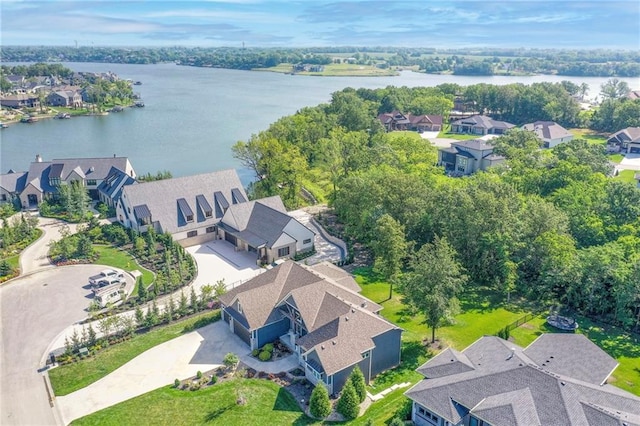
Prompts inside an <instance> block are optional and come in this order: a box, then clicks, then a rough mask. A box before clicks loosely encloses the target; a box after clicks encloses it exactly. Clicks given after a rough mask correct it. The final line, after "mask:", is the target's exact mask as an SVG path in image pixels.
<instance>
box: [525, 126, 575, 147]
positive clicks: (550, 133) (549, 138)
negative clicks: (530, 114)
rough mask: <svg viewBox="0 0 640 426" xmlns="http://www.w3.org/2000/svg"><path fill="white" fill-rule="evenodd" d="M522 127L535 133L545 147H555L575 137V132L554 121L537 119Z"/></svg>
mask: <svg viewBox="0 0 640 426" xmlns="http://www.w3.org/2000/svg"><path fill="white" fill-rule="evenodd" d="M522 128H523V129H524V130H528V131H530V132H533V133H535V135H536V136H537V137H538V138H539V139H540V140H541V141H542V143H543V146H544V147H545V148H553V147H554V146H557V145H560V144H561V143H565V142H569V141H570V140H572V139H573V133H571V132H569V131H568V130H567V129H565V128H564V127H562V126H561V125H559V124H558V123H556V122H554V121H536V122H535V123H528V124H525V125H524V126H522Z"/></svg>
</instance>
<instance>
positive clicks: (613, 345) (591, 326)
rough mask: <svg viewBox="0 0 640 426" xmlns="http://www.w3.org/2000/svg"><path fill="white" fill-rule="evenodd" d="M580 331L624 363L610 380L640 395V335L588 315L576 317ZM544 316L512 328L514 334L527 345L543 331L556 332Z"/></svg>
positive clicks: (518, 341)
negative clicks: (587, 316) (594, 320)
mask: <svg viewBox="0 0 640 426" xmlns="http://www.w3.org/2000/svg"><path fill="white" fill-rule="evenodd" d="M576 320H577V321H578V324H580V328H578V332H579V333H582V334H584V335H585V336H587V337H588V338H589V339H590V340H591V341H593V342H594V343H595V344H597V345H598V346H600V347H601V348H602V349H603V350H604V351H605V352H607V353H608V354H609V355H611V356H612V357H614V358H615V359H617V360H618V362H619V363H620V365H619V366H618V368H616V370H615V371H614V372H613V374H612V375H611V377H610V378H609V383H611V384H614V385H616V386H618V387H619V388H622V389H624V390H626V391H628V392H631V393H633V394H635V395H638V396H640V338H639V337H638V336H637V335H636V336H634V335H632V334H630V333H626V332H624V331H622V330H620V329H619V328H617V327H613V326H601V325H597V324H595V323H594V322H593V321H590V320H589V319H587V318H584V317H578V318H577V319H576ZM553 332H556V333H557V330H554V329H553V327H550V326H549V325H547V323H546V321H545V317H544V316H540V317H536V318H534V319H533V320H531V321H530V322H528V323H526V324H523V325H522V326H520V327H518V328H517V329H515V330H513V331H511V337H512V338H513V340H514V341H515V342H516V343H517V344H518V345H520V346H522V347H525V346H527V345H529V344H530V343H531V342H533V341H534V340H535V339H536V338H537V337H538V336H539V335H540V334H542V333H553Z"/></svg>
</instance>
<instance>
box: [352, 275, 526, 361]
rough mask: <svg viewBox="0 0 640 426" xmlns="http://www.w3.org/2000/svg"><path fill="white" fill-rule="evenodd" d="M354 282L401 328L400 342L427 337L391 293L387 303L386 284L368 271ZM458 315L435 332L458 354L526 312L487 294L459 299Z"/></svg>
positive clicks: (419, 319)
mask: <svg viewBox="0 0 640 426" xmlns="http://www.w3.org/2000/svg"><path fill="white" fill-rule="evenodd" d="M355 274H356V280H357V281H358V283H359V284H360V285H361V286H362V295H364V296H366V297H368V298H369V299H371V300H373V301H374V302H376V303H379V304H381V305H382V306H383V308H384V309H383V310H382V312H381V314H382V315H383V316H384V317H385V318H387V319H388V320H389V321H391V322H393V323H394V324H397V325H398V326H400V327H402V328H403V329H404V330H405V331H404V333H403V337H402V338H403V340H404V341H417V342H422V341H424V340H426V339H429V338H430V337H431V329H430V328H428V327H427V326H426V324H424V317H423V316H422V315H420V314H414V313H412V312H411V311H410V309H408V308H407V306H406V305H404V304H403V303H402V301H401V296H400V295H399V294H398V293H396V292H395V291H394V294H393V297H392V298H391V299H390V300H389V284H387V283H385V282H382V281H379V280H377V279H376V277H375V276H374V275H373V274H371V272H370V270H369V269H364V268H363V269H359V270H356V271H355ZM460 299H461V300H460V307H461V311H462V312H461V313H460V314H458V315H456V317H455V318H454V320H455V324H452V325H449V326H446V327H442V328H440V329H438V330H436V338H437V339H439V340H440V341H441V342H442V345H443V347H446V346H449V345H451V346H453V347H454V348H456V349H458V350H462V349H464V348H466V347H467V346H469V345H470V344H471V343H473V342H475V341H476V340H478V339H479V338H480V337H482V336H483V335H485V334H495V333H496V332H497V331H498V330H499V329H501V328H503V327H504V326H506V325H508V324H510V323H512V322H513V321H515V320H517V319H518V318H520V317H522V316H524V315H525V314H527V313H528V311H522V310H520V309H518V308H516V307H509V308H508V309H507V308H505V307H504V306H503V305H504V304H503V303H502V300H497V299H496V298H495V295H493V294H492V293H491V292H482V293H476V294H463V295H462V296H461V298H460Z"/></svg>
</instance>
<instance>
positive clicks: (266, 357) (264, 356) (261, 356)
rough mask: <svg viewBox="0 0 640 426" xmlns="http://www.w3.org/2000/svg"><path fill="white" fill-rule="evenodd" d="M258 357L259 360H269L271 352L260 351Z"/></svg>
mask: <svg viewBox="0 0 640 426" xmlns="http://www.w3.org/2000/svg"><path fill="white" fill-rule="evenodd" d="M258 359H259V360H260V361H269V360H270V359H271V352H269V351H264V350H263V351H261V352H260V354H259V355H258Z"/></svg>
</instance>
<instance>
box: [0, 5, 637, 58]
mask: <svg viewBox="0 0 640 426" xmlns="http://www.w3.org/2000/svg"><path fill="white" fill-rule="evenodd" d="M0 11H1V24H2V25H1V27H2V29H1V36H2V39H1V44H2V45H74V43H75V42H76V41H77V43H78V44H79V45H84V46H87V45H89V46H90V45H94V46H173V45H180V46H203V47H209V46H241V45H242V43H243V42H244V43H245V44H246V46H250V47H304V46H347V45H348V46H398V47H436V48H455V47H474V46H481V47H554V48H565V47H566V48H585V49H593V48H616V49H640V0H622V1H607V0H604V1H589V0H579V1H578V0H553V1H521V0H508V1H475V0H472V1H469V0H468V1H429V0H404V1H396V0H384V1H373V0H368V1H357V0H349V1H340V0H336V1H324V0H305V1H295V0H294V1H282V0H269V1H267V0H209V1H162V0H155V1H150V0H147V1H127V0H107V1H85V0H81V1H57V0H49V1H36V0H1V2H0Z"/></svg>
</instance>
